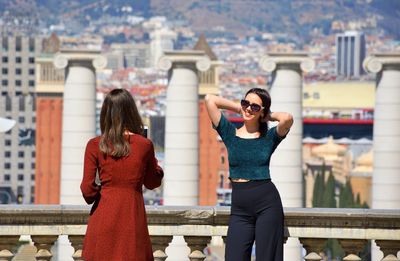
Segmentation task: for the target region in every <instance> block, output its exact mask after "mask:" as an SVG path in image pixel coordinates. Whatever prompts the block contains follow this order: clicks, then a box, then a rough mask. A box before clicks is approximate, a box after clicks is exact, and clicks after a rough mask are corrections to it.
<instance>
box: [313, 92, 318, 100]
mask: <svg viewBox="0 0 400 261" xmlns="http://www.w3.org/2000/svg"><path fill="white" fill-rule="evenodd" d="M313 98H314V99H316V100H317V99H319V92H314V93H313Z"/></svg>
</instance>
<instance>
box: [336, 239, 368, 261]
mask: <svg viewBox="0 0 400 261" xmlns="http://www.w3.org/2000/svg"><path fill="white" fill-rule="evenodd" d="M367 243H368V241H367V240H363V239H362V240H356V239H339V244H340V245H341V246H342V248H343V250H344V252H345V255H346V256H345V257H344V258H343V260H344V261H361V258H360V257H359V253H360V252H361V251H362V250H363V248H364V247H365V245H366V244H367Z"/></svg>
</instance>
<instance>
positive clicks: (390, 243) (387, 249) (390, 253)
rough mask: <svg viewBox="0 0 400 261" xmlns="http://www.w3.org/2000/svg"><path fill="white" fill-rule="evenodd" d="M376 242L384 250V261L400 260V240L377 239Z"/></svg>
mask: <svg viewBox="0 0 400 261" xmlns="http://www.w3.org/2000/svg"><path fill="white" fill-rule="evenodd" d="M375 243H376V244H377V245H378V247H379V248H380V250H381V251H382V252H383V259H382V261H399V259H398V258H397V252H399V251H400V241H399V240H376V241H375Z"/></svg>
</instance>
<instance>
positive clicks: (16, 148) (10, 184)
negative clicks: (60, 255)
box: [0, 35, 42, 204]
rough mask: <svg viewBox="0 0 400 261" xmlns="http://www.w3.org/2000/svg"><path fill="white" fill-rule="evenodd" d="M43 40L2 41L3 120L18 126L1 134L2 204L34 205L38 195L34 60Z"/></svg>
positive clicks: (0, 86) (15, 38) (0, 109)
mask: <svg viewBox="0 0 400 261" xmlns="http://www.w3.org/2000/svg"><path fill="white" fill-rule="evenodd" d="M41 49H42V45H41V39H40V38H35V37H27V36H22V35H17V36H2V37H1V38H0V57H1V58H0V68H1V71H0V93H1V95H0V116H1V117H3V118H9V119H13V120H15V121H16V122H17V124H16V126H15V127H14V128H12V129H11V130H10V131H8V132H6V133H0V203H1V202H2V203H15V202H18V203H25V204H26V203H32V202H33V201H34V193H35V186H34V184H35V129H36V126H35V125H36V115H35V114H36V112H35V111H36V103H35V58H36V57H37V56H38V55H39V54H40V53H41Z"/></svg>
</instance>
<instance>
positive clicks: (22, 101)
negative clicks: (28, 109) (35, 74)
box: [19, 96, 25, 111]
mask: <svg viewBox="0 0 400 261" xmlns="http://www.w3.org/2000/svg"><path fill="white" fill-rule="evenodd" d="M19 111H25V99H24V96H21V97H19Z"/></svg>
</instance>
